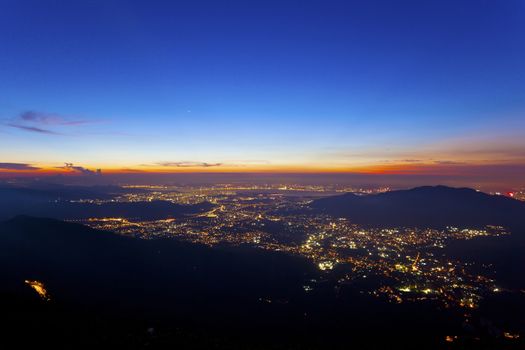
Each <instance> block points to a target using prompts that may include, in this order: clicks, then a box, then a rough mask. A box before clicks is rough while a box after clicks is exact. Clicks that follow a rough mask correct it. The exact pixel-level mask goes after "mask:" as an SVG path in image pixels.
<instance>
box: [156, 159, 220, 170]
mask: <svg viewBox="0 0 525 350" xmlns="http://www.w3.org/2000/svg"><path fill="white" fill-rule="evenodd" d="M156 164H157V165H160V166H165V167H177V168H210V167H217V166H221V165H223V163H206V162H193V161H182V162H159V163H156Z"/></svg>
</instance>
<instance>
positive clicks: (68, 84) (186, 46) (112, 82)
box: [0, 0, 525, 185]
mask: <svg viewBox="0 0 525 350" xmlns="http://www.w3.org/2000/svg"><path fill="white" fill-rule="evenodd" d="M524 134H525V2H524V1H521V0H506V1H496V0H494V1H484V0H475V1H462V0H453V1H446V0H439V1H403V0H401V1H390V0H384V1H378V0H377V1H376V0H367V1H364V0H363V1H350V0H348V1H330V0H323V1H308V0H302V1H287V0H279V1H271V0H265V1H246V0H244V1H220V0H215V1H199V0H192V1H116V0H115V1H107V0H106V1H104V0H103V1H46V0H38V1H25V0H2V1H0V174H3V175H4V176H6V175H9V176H16V175H30V174H55V173H66V174H84V175H85V174H96V172H97V169H101V171H102V173H103V174H108V173H137V172H149V173H179V172H190V173H191V172H263V173H287V172H290V173H358V174H395V175H407V176H408V175H410V176H412V175H418V176H419V175H428V176H432V177H433V178H436V176H437V177H438V178H439V176H443V177H450V176H452V177H454V176H455V177H458V178H461V177H466V178H468V179H476V178H477V177H483V178H486V179H489V178H490V181H491V182H497V181H506V182H512V183H513V185H523V183H521V184H520V183H519V182H520V181H522V179H523V178H524V177H525V137H524ZM469 181H470V180H469Z"/></svg>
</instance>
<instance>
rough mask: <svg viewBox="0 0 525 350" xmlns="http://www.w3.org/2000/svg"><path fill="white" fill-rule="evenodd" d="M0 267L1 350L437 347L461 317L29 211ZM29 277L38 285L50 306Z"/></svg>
mask: <svg viewBox="0 0 525 350" xmlns="http://www.w3.org/2000/svg"><path fill="white" fill-rule="evenodd" d="M0 266H2V267H3V268H2V269H0V281H1V283H0V309H1V310H2V319H3V320H4V321H5V322H3V325H2V330H1V331H0V334H2V336H1V337H0V348H6V349H9V348H23V347H30V346H31V347H43V346H44V347H45V346H47V345H52V346H53V347H54V348H64V349H71V348H75V349H80V348H82V349H83V348H86V349H92V348H144V347H147V348H160V349H166V348H184V349H210V348H213V349H286V348H294V349H326V348H327V347H328V348H331V349H346V348H348V344H354V345H358V347H359V348H370V349H375V348H385V347H386V345H392V344H394V345H396V346H399V347H401V346H403V347H404V348H407V347H408V348H422V347H425V348H428V349H434V348H436V349H437V348H442V345H443V335H444V334H458V332H461V327H460V326H459V325H460V324H461V322H462V320H463V313H462V312H459V313H458V312H455V311H454V310H437V309H436V307H435V305H434V304H432V303H422V304H418V305H415V304H414V305H412V304H410V303H404V304H395V303H388V302H386V301H381V300H379V299H377V298H374V297H372V296H370V295H368V294H367V293H363V292H362V291H360V289H359V288H358V287H356V288H350V287H349V288H346V287H344V288H337V289H335V288H334V286H335V285H334V282H335V281H333V280H331V279H330V277H328V276H327V275H326V274H324V273H323V272H320V271H318V270H317V269H316V268H315V266H314V265H313V264H312V263H310V262H309V261H307V260H305V259H303V258H299V257H296V256H290V255H287V254H284V253H281V252H275V251H266V250H261V249H255V248H250V247H228V246H216V247H207V246H204V245H200V244H192V243H185V242H178V241H176V240H168V239H159V240H140V239H135V238H131V237H124V236H119V235H116V234H113V233H110V232H105V231H98V230H93V229H90V228H88V227H86V226H83V225H78V224H71V223H65V222H61V221H57V220H53V219H41V218H34V217H28V216H18V217H15V218H14V219H11V220H8V221H4V222H0ZM25 280H36V281H39V282H42V283H43V284H44V286H45V288H46V289H47V291H48V292H49V297H50V300H47V301H44V300H40V299H39V298H38V296H37V294H36V293H34V291H32V290H31V288H29V286H28V285H27V284H25V283H24V281H25ZM305 285H313V286H314V290H313V291H309V292H306V291H305ZM496 309H497V308H496ZM517 310H520V309H517ZM460 311H461V310H460ZM407 330H409V331H407ZM408 332H409V333H408ZM378 334H380V335H381V336H380V337H378V336H377V335H378ZM476 334H477V333H476ZM407 337H409V342H408V343H407ZM488 341H490V342H494V341H498V343H496V346H495V348H501V347H498V345H501V344H502V341H503V342H504V341H505V340H504V339H503V340H502V341H500V340H498V339H496V340H493V338H490V339H489V340H488ZM468 344H470V343H467V345H466V346H463V347H460V348H470V347H469V346H468ZM484 344H485V343H484ZM490 344H492V343H490ZM503 344H504V343H503ZM520 344H521V343H520ZM520 344H518V346H519V345H520ZM364 345H366V346H364ZM518 346H515V347H510V348H518ZM473 348H476V347H473ZM487 348H488V347H487Z"/></svg>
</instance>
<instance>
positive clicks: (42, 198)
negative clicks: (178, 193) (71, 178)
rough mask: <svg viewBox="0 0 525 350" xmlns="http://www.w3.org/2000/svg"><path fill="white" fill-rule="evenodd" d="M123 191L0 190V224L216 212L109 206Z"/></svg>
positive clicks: (161, 205)
mask: <svg viewBox="0 0 525 350" xmlns="http://www.w3.org/2000/svg"><path fill="white" fill-rule="evenodd" d="M119 191H122V189H121V188H119V187H116V186H91V187H78V186H77V187H72V186H69V187H68V186H58V185H57V186H41V187H36V188H33V187H8V186H4V187H0V220H7V219H9V218H12V217H13V216H15V215H29V216H38V217H47V218H55V219H60V220H64V219H86V218H92V217H125V218H137V219H141V220H159V219H166V218H176V217H180V216H182V215H191V214H198V213H202V212H205V211H208V210H211V209H212V208H213V204H211V203H207V202H203V203H198V204H193V205H181V204H176V203H172V202H168V201H160V200H158V201H151V202H110V201H108V200H109V199H112V198H114V197H115V195H116V194H118V193H119ZM78 199H104V200H106V201H105V202H104V203H101V204H100V203H88V202H75V201H71V200H78Z"/></svg>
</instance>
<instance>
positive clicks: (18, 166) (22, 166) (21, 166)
mask: <svg viewBox="0 0 525 350" xmlns="http://www.w3.org/2000/svg"><path fill="white" fill-rule="evenodd" d="M0 169H1V170H39V169H40V168H38V167H36V166H32V165H31V164H26V163H0Z"/></svg>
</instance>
